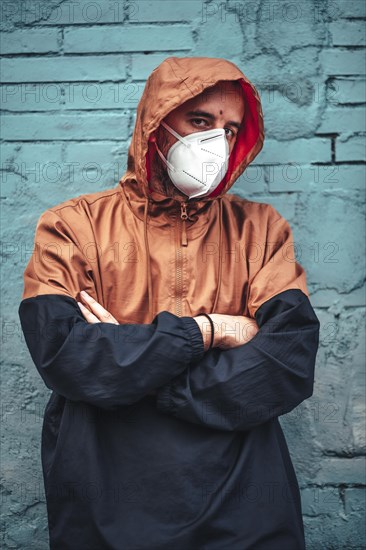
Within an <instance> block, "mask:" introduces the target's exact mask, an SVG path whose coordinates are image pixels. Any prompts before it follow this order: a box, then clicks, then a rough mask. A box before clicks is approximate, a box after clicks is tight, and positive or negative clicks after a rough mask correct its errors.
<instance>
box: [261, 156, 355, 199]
mask: <svg viewBox="0 0 366 550" xmlns="http://www.w3.org/2000/svg"><path fill="white" fill-rule="evenodd" d="M337 160H338V161H340V160H346V159H340V158H337ZM348 160H350V159H348ZM365 176H366V174H365V166H363V165H352V164H351V165H347V164H338V165H331V164H329V165H301V164H297V163H293V164H290V163H289V164H285V165H280V166H268V181H269V190H270V191H271V192H287V193H289V192H294V191H303V192H308V191H312V192H314V191H317V190H319V191H324V190H326V189H359V190H364V189H365Z"/></svg>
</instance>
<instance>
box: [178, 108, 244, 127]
mask: <svg viewBox="0 0 366 550" xmlns="http://www.w3.org/2000/svg"><path fill="white" fill-rule="evenodd" d="M186 115H187V116H203V117H205V118H208V119H210V120H212V121H215V120H216V117H215V115H213V114H211V113H207V112H206V111H200V110H195V111H188V112H187V113H186ZM227 124H230V125H231V126H235V128H237V129H238V130H239V128H240V126H241V124H240V122H235V120H229V121H228V122H227Z"/></svg>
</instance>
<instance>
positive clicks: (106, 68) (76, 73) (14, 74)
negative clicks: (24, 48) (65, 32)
mask: <svg viewBox="0 0 366 550" xmlns="http://www.w3.org/2000/svg"><path fill="white" fill-rule="evenodd" d="M1 65H2V81H3V82H9V83H10V82H15V83H21V82H42V83H44V82H68V81H72V82H74V81H76V82H79V81H84V80H87V81H94V82H95V81H98V80H113V81H115V80H117V81H118V80H123V79H125V78H126V59H125V58H124V56H123V55H105V56H104V55H100V56H84V57H83V56H68V57H44V58H42V59H39V58H38V59H32V58H28V57H27V58H17V59H3V60H2V63H1Z"/></svg>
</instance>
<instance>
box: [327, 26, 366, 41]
mask: <svg viewBox="0 0 366 550" xmlns="http://www.w3.org/2000/svg"><path fill="white" fill-rule="evenodd" d="M329 31H330V33H331V39H332V44H333V46H364V45H365V38H366V33H365V23H364V21H334V22H333V23H330V24H329Z"/></svg>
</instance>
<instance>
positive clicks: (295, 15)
mask: <svg viewBox="0 0 366 550" xmlns="http://www.w3.org/2000/svg"><path fill="white" fill-rule="evenodd" d="M324 36H325V31H324V28H323V26H321V25H314V9H313V3H312V2H301V3H297V2H263V3H262V5H261V9H260V10H259V12H258V22H257V42H258V44H260V45H261V46H262V47H263V48H265V47H268V44H271V48H272V49H274V50H276V51H277V52H279V53H280V54H281V55H283V54H284V53H285V54H286V53H289V52H290V51H291V50H292V49H293V45H294V44H296V45H297V47H299V48H300V47H307V46H310V45H311V46H313V45H319V46H320V45H322V44H323V41H324Z"/></svg>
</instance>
